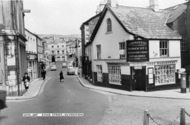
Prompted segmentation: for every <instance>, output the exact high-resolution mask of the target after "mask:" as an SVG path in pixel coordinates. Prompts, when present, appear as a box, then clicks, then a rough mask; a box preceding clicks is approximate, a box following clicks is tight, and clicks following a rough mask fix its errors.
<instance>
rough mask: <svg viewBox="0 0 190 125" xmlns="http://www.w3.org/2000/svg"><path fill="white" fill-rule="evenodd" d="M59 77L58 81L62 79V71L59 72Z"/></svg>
mask: <svg viewBox="0 0 190 125" xmlns="http://www.w3.org/2000/svg"><path fill="white" fill-rule="evenodd" d="M59 78H60V82H61V81H62V80H63V79H64V76H63V72H62V71H61V72H60V73H59Z"/></svg>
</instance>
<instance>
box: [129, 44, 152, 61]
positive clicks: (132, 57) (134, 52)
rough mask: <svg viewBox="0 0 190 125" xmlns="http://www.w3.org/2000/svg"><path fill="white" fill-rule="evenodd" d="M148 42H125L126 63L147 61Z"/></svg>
mask: <svg viewBox="0 0 190 125" xmlns="http://www.w3.org/2000/svg"><path fill="white" fill-rule="evenodd" d="M148 60H149V57H148V41H143V40H135V41H134V40H133V41H127V61H128V62H144V61H148Z"/></svg>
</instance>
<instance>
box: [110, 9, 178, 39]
mask: <svg viewBox="0 0 190 125" xmlns="http://www.w3.org/2000/svg"><path fill="white" fill-rule="evenodd" d="M111 11H113V13H114V14H115V15H116V17H117V18H118V19H119V20H120V21H121V23H122V24H123V25H124V27H125V28H126V29H127V30H128V31H129V32H131V33H133V34H136V35H139V36H141V37H144V38H147V39H180V38H181V36H180V35H179V34H178V33H177V32H175V31H173V30H172V29H170V28H169V27H168V26H167V25H166V20H167V18H168V15H167V14H168V13H165V12H155V11H153V10H152V9H149V8H140V7H127V6H119V7H111Z"/></svg>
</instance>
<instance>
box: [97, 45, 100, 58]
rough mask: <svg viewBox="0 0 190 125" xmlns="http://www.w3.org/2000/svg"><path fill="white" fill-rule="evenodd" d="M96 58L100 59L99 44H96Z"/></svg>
mask: <svg viewBox="0 0 190 125" xmlns="http://www.w3.org/2000/svg"><path fill="white" fill-rule="evenodd" d="M96 54H97V55H96V56H97V59H101V44H98V45H96Z"/></svg>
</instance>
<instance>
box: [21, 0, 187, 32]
mask: <svg viewBox="0 0 190 125" xmlns="http://www.w3.org/2000/svg"><path fill="white" fill-rule="evenodd" d="M23 1H24V8H25V9H30V10H31V13H26V16H25V25H26V28H27V29H29V30H30V31H32V32H34V33H38V34H62V35H68V34H80V25H81V24H82V22H84V21H86V20H87V19H88V18H90V17H91V16H93V15H95V11H96V8H97V5H98V4H99V3H100V1H103V0H23ZM158 1H159V7H160V8H166V7H169V6H173V5H176V4H179V3H183V2H185V0H158ZM117 2H118V3H119V4H120V5H126V6H140V7H147V6H148V5H149V0H117Z"/></svg>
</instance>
